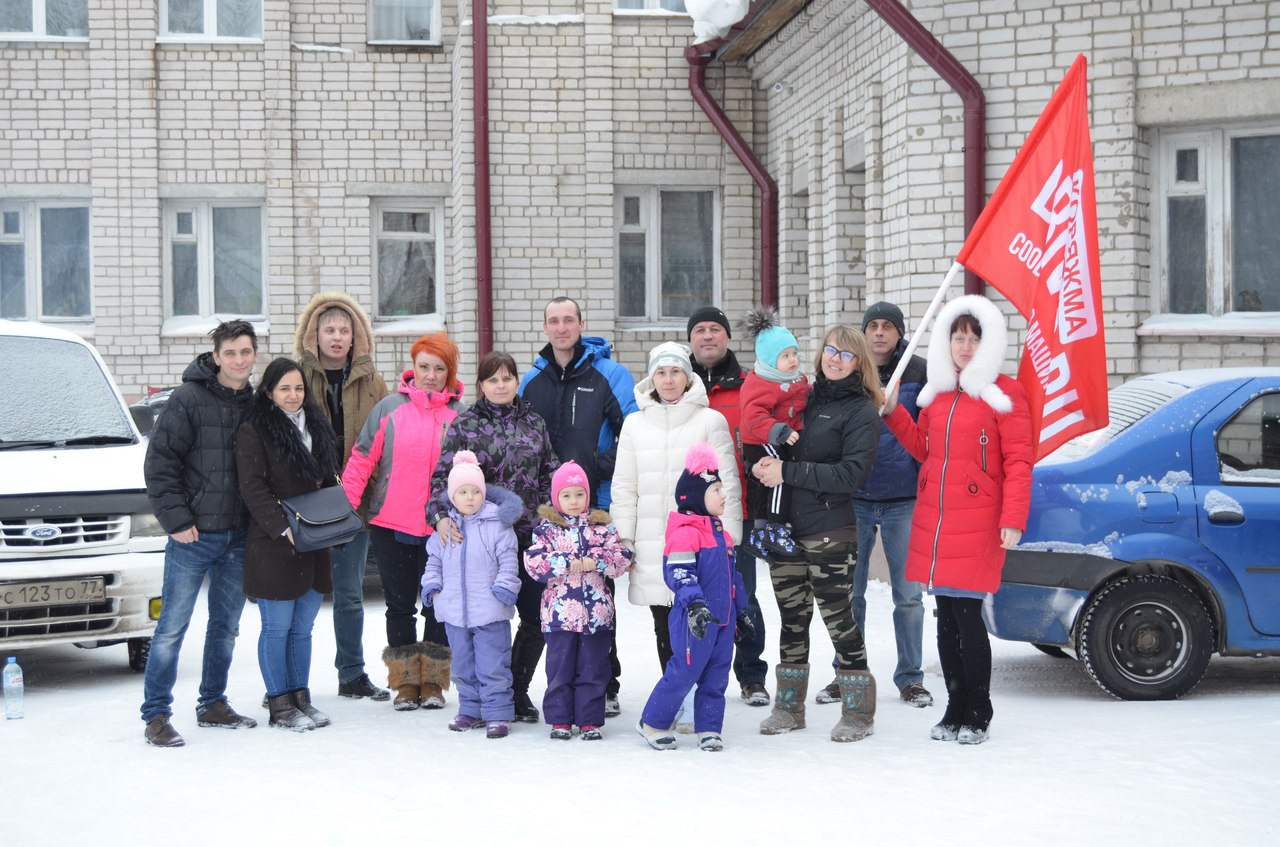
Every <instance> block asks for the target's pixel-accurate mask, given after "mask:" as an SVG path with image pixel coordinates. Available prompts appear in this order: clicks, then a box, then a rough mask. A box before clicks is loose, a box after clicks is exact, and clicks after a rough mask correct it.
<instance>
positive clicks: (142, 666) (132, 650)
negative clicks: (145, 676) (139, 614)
mask: <svg viewBox="0 0 1280 847" xmlns="http://www.w3.org/2000/svg"><path fill="white" fill-rule="evenodd" d="M128 647H129V667H131V668H133V669H134V670H135V671H137V672H138V673H142V672H143V671H145V670H146V669H147V657H148V656H150V655H151V639H150V638H130V639H129V642H128Z"/></svg>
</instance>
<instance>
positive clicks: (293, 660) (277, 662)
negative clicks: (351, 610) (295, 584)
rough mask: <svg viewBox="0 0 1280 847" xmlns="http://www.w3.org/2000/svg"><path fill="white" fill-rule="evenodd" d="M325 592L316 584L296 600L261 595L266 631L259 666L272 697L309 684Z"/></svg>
mask: <svg viewBox="0 0 1280 847" xmlns="http://www.w3.org/2000/svg"><path fill="white" fill-rule="evenodd" d="M322 602H324V595H323V594H321V593H320V592H319V591H316V590H315V589H314V588H312V589H310V590H308V591H307V593H306V594H303V595H302V596H301V597H299V598H297V599H296V600H263V599H262V598H261V597H259V598H258V612H259V613H260V614H261V615H262V633H261V634H260V635H259V636H258V667H259V668H261V669H262V681H263V682H264V683H266V686H267V696H268V697H278V696H280V695H281V694H284V693H285V692H288V691H297V690H298V689H299V688H307V687H309V680H310V679H311V627H312V626H313V625H314V624H315V622H316V615H317V614H319V612H320V604H321V603H322Z"/></svg>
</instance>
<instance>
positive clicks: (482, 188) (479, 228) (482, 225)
mask: <svg viewBox="0 0 1280 847" xmlns="http://www.w3.org/2000/svg"><path fill="white" fill-rule="evenodd" d="M471 83H472V84H471V119H472V123H473V133H472V134H473V135H474V142H473V148H474V153H475V215H476V224H475V226H476V323H477V327H476V329H477V334H478V345H477V353H478V355H477V358H480V357H483V356H485V355H487V354H488V353H490V352H492V351H493V238H492V232H493V221H492V217H491V214H492V210H491V206H490V198H489V6H488V3H487V0H471Z"/></svg>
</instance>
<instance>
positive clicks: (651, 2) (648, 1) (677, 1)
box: [614, 0, 685, 12]
mask: <svg viewBox="0 0 1280 847" xmlns="http://www.w3.org/2000/svg"><path fill="white" fill-rule="evenodd" d="M614 8H615V9H661V10H663V11H667V12H684V11H685V8H684V0H614Z"/></svg>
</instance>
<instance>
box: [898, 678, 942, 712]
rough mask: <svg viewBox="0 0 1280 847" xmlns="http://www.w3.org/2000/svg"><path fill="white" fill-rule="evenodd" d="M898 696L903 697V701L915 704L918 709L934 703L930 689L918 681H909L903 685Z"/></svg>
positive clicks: (911, 704) (910, 704)
mask: <svg viewBox="0 0 1280 847" xmlns="http://www.w3.org/2000/svg"><path fill="white" fill-rule="evenodd" d="M898 696H899V697H901V698H902V702H904V703H906V704H907V705H909V706H915V707H916V708H917V709H923V708H925V707H926V706H932V705H933V695H932V694H930V693H929V689H927V688H925V687H924V686H923V685H921V684H920V683H918V682H908V683H907V684H906V685H904V686H902V690H901V691H899V692H898Z"/></svg>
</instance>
